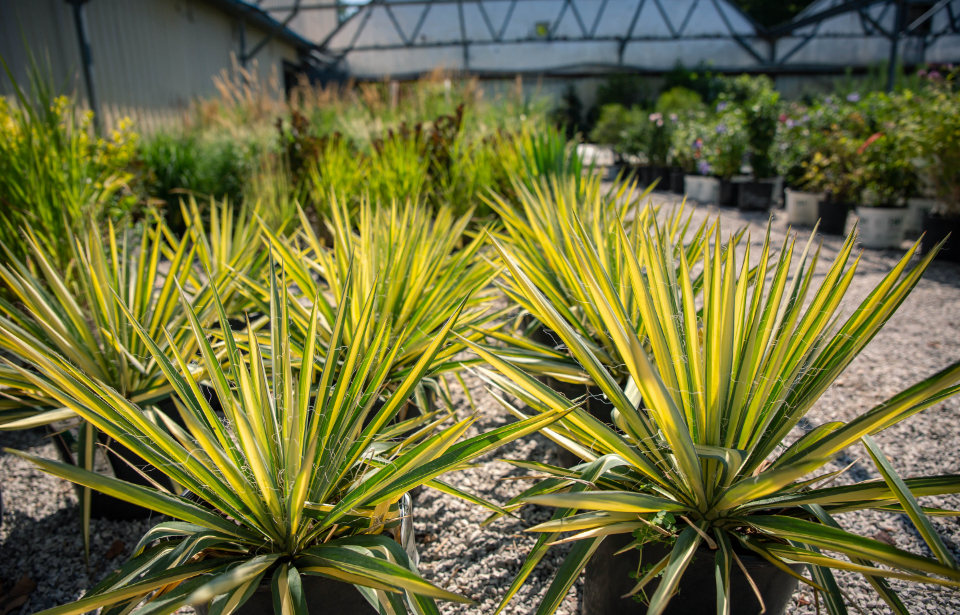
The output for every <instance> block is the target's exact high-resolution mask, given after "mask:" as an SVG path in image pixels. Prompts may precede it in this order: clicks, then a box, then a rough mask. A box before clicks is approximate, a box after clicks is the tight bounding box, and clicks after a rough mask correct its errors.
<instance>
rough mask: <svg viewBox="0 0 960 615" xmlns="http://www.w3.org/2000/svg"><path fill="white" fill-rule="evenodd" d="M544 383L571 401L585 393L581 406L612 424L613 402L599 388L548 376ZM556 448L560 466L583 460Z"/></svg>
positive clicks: (577, 463) (600, 419)
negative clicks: (584, 399)
mask: <svg viewBox="0 0 960 615" xmlns="http://www.w3.org/2000/svg"><path fill="white" fill-rule="evenodd" d="M546 385H547V386H548V387H550V388H551V389H553V390H554V391H556V392H558V393H560V394H561V395H563V396H564V397H566V398H567V399H569V400H571V401H572V400H575V399H577V398H580V397H583V396H584V395H586V396H587V399H586V401H584V403H583V405H582V406H581V408H583V409H584V410H586V411H587V412H589V413H590V414H591V416H593V418H595V419H597V420H598V421H602V422H604V423H606V424H607V425H613V420H612V419H611V418H610V412H611V411H612V410H613V404H612V403H610V400H609V399H607V397H606V395H604V394H603V392H602V391H601V390H600V389H599V388H597V387H593V386H587V385H585V384H572V383H569V382H563V381H561V380H557V379H556V378H553V377H550V376H548V377H547V381H546ZM556 448H557V460H558V461H557V463H558V464H559V465H560V466H562V467H564V468H570V467H573V466H575V465H579V464H580V463H582V462H583V460H582V459H580V457H578V456H577V455H574V454H573V453H571V452H570V451H568V450H567V449H565V448H563V447H562V446H560V445H557V447H556Z"/></svg>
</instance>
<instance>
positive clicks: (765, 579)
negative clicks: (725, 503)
mask: <svg viewBox="0 0 960 615" xmlns="http://www.w3.org/2000/svg"><path fill="white" fill-rule="evenodd" d="M632 541H633V536H632V535H630V534H614V535H612V536H607V537H606V538H605V539H604V540H603V542H602V543H600V546H599V547H597V550H596V552H595V553H594V554H593V557H592V558H591V559H590V562H589V563H587V568H586V578H585V579H584V583H583V615H620V614H621V613H637V614H640V613H646V612H647V607H646V605H644V604H638V603H636V602H634V600H633V598H622V597H621V596H623V595H625V594H627V593H629V592H630V591H631V590H632V589H633V587H634V585H635V584H636V579H635V578H631V577H630V576H629V575H630V573H636V572H637V569H638V568H639V566H640V551H637V550H636V549H631V550H630V551H627V552H625V553H621V554H620V555H616V553H617V551H619V550H621V549H623V548H624V547H626V546H627V545H628V544H630V543H631V542H632ZM734 551H735V552H736V554H737V557H739V558H740V561H741V562H743V565H744V567H745V568H746V569H747V572H748V573H749V574H750V578H751V579H753V582H754V583H756V585H757V588H758V589H759V590H760V595H761V596H763V603H764V605H765V606H766V611H765V615H782V614H783V612H784V611H785V610H786V608H787V604H788V603H789V602H790V598H791V597H792V596H793V592H794V591H796V589H797V584H798V583H799V581H797V579H795V578H794V577H792V576H790V575H789V574H787V573H786V572H783V571H782V570H780V569H778V568H776V567H775V566H773V565H772V564H770V563H769V562H767V561H766V560H765V559H763V558H762V557H760V556H759V555H755V554H754V553H752V552H749V551H745V550H741V549H740V548H739V545H738V546H735V547H734ZM669 552H670V550H669V548H668V547H666V546H665V545H662V544H648V545H646V546H644V547H643V562H644V564H654V563H656V562H658V561H660V560H661V559H662V558H664V557H666V556H667V555H668V554H669ZM715 557H716V551H713V550H711V549H710V548H708V547H707V546H706V545H702V546H701V547H700V548H699V549H697V552H696V555H695V556H694V560H693V561H692V562H691V563H690V565H689V566H687V569H686V571H684V573H683V577H682V579H681V580H680V585H679V591H678V593H677V594H675V595H674V596H673V598H672V599H671V600H670V603H669V604H668V605H667V608H666V610H665V611H664V614H665V615H716V612H717V590H716V578H715V567H714V561H715ZM790 568H792V569H793V571H794V572H796V573H797V574H799V573H800V572H801V571H802V570H803V566H802V565H799V564H794V565H792V566H790ZM659 583H660V579H655V580H654V581H652V582H651V583H650V584H649V585H647V586H646V588H645V591H646V595H647V597H651V596H653V593H654V592H655V591H656V589H657V586H658V585H659ZM730 584H731V586H730V603H731V612H732V613H737V614H738V615H758V614H759V613H760V602H759V601H758V600H757V597H756V594H755V593H754V592H753V589H752V588H751V587H750V582H749V581H748V580H747V577H746V576H744V574H743V571H741V570H740V567H739V566H737V564H736V562H734V564H733V566H731V568H730Z"/></svg>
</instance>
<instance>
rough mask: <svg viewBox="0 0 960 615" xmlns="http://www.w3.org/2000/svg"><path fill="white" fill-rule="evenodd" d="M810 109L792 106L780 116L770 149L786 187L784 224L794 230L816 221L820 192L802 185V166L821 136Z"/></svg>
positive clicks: (804, 171) (806, 163)
mask: <svg viewBox="0 0 960 615" xmlns="http://www.w3.org/2000/svg"><path fill="white" fill-rule="evenodd" d="M813 111H814V108H811V107H806V106H803V105H799V104H796V103H793V104H792V105H791V106H790V108H789V112H788V113H784V114H782V115H781V116H780V118H779V119H780V120H781V121H780V122H779V124H778V126H777V139H776V143H775V145H774V155H775V159H776V165H777V171H778V172H779V174H780V175H781V176H782V177H783V178H784V181H785V183H786V185H787V189H786V191H785V193H784V195H785V201H786V203H785V205H786V210H787V222H789V223H790V224H791V225H794V226H798V225H799V226H814V225H816V223H817V220H818V219H819V208H820V201H822V200H823V198H824V196H825V195H824V194H823V192H816V191H811V190H808V189H807V187H806V186H805V185H804V174H805V173H806V168H807V167H806V165H809V163H810V160H811V159H812V158H813V155H814V153H815V152H816V151H818V146H819V145H821V144H822V141H823V136H822V133H821V132H820V131H819V130H817V129H816V127H815V126H814V123H813V122H812V120H811V112H813Z"/></svg>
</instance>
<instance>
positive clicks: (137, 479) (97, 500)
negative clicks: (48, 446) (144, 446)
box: [51, 431, 170, 521]
mask: <svg viewBox="0 0 960 615" xmlns="http://www.w3.org/2000/svg"><path fill="white" fill-rule="evenodd" d="M51 433H52V431H51ZM71 437H72V436H70V435H68V434H67V433H57V434H53V435H52V439H53V443H54V446H56V448H57V454H58V455H59V456H60V460H61V461H62V462H63V463H69V464H71V465H74V464H75V463H76V460H75V459H74V456H73V452H72V450H71V448H72V447H71V445H70V444H71V442H70V439H71ZM97 440H98V442H99V443H100V444H102V445H106V446H108V447H109V448H108V449H105V452H106V456H107V461H108V462H109V463H110V467H111V468H112V469H113V474H114V476H116V478H118V479H120V480H122V481H125V482H128V483H133V484H135V485H140V486H142V487H149V488H153V485H152V484H151V483H150V481H148V480H147V479H146V478H144V477H143V476H142V475H141V474H140V473H139V472H137V471H136V470H134V469H133V467H131V464H132V465H133V466H135V467H137V468H139V469H140V470H141V471H142V472H143V473H144V474H146V475H147V476H149V477H150V478H152V479H153V480H154V481H156V482H158V483H160V484H162V485H163V484H166V485H169V484H170V480H169V479H168V478H167V477H166V475H165V474H163V472H161V471H160V470H158V469H157V468H155V467H153V466H151V465H150V464H148V463H146V462H144V461H143V459H141V458H140V457H138V456H137V455H136V454H135V453H134V452H133V451H131V450H130V449H129V448H127V447H126V446H124V445H122V444H120V443H119V442H117V441H116V440H113V439H111V438H110V437H109V436H107V434H105V433H103V432H99V433H98V434H97ZM155 514H156V513H154V512H153V511H152V510H149V509H147V508H143V507H142V506H137V505H136V504H131V503H129V502H124V501H123V500H118V499H117V498H115V497H112V496H109V495H105V494H103V493H100V492H99V491H92V492H91V497H90V517H91V518H92V519H108V520H110V521H132V520H134V519H146V518H148V517H150V516H152V515H155Z"/></svg>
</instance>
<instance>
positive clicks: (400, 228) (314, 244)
mask: <svg viewBox="0 0 960 615" xmlns="http://www.w3.org/2000/svg"><path fill="white" fill-rule="evenodd" d="M300 215H301V221H302V222H303V225H302V231H301V234H300V236H299V237H298V238H296V239H297V241H287V240H284V239H282V238H280V237H278V236H277V235H274V234H272V233H267V234H268V237H269V241H270V247H271V249H272V250H273V253H274V255H275V257H276V258H277V260H278V262H280V263H282V265H283V267H284V269H285V271H286V272H287V275H288V277H289V278H290V280H291V281H292V282H294V283H295V284H296V289H295V290H293V289H291V290H290V291H289V292H290V294H291V296H292V297H293V298H295V299H296V301H293V302H292V303H291V309H290V317H291V327H290V331H291V335H292V336H293V344H294V353H295V354H296V353H298V352H299V348H301V347H302V344H303V339H304V336H305V334H306V332H307V329H308V324H309V322H310V320H309V314H310V311H311V309H312V308H313V306H314V305H315V307H316V308H317V309H318V310H319V312H320V314H321V320H320V322H319V325H318V328H319V331H320V334H319V336H318V338H317V360H318V361H322V360H324V358H325V357H327V356H328V355H329V354H330V352H331V345H330V340H331V327H332V326H333V322H334V314H335V313H336V312H337V306H338V298H339V297H340V296H342V295H343V294H344V293H347V294H349V295H351V296H354V297H357V296H361V297H362V296H367V295H368V294H369V293H371V292H373V304H372V305H371V306H370V309H371V310H372V318H373V319H374V320H375V321H376V322H378V323H382V324H384V325H385V330H384V335H383V336H382V337H378V336H376V335H374V334H373V331H372V330H369V329H366V330H364V332H363V333H362V334H361V333H360V332H359V331H360V328H361V321H362V320H363V319H364V318H366V316H365V310H366V309H367V306H366V305H362V304H360V303H359V302H354V303H352V304H351V305H350V306H349V308H348V309H347V311H346V312H345V314H344V318H345V319H346V324H345V326H344V340H345V341H346V342H347V343H349V344H351V345H359V348H362V349H364V351H366V350H367V349H369V350H370V351H374V350H375V348H376V346H377V345H379V346H380V348H381V352H382V351H383V349H386V348H399V352H397V353H396V355H395V356H392V363H391V364H390V365H389V366H388V368H387V375H386V382H387V388H386V389H385V390H386V392H387V393H389V392H390V391H392V390H394V389H395V388H396V383H397V382H399V381H400V380H402V379H403V378H404V377H406V375H407V374H408V373H409V371H410V369H411V367H412V365H413V364H414V363H415V362H416V361H417V358H418V357H419V356H420V355H421V354H423V352H424V350H425V349H426V348H427V347H428V346H429V344H430V341H431V340H432V339H433V337H434V336H435V335H436V333H437V331H439V330H440V328H441V327H442V326H443V324H444V322H445V321H447V320H448V319H449V317H450V315H451V314H453V313H454V311H455V310H456V308H457V305H458V303H459V302H460V298H461V297H464V296H467V295H468V294H469V295H470V298H469V299H468V300H467V302H466V304H465V305H464V308H463V311H462V312H461V313H460V315H459V317H458V318H457V320H456V322H455V323H454V326H453V331H454V332H455V333H457V334H458V335H464V336H467V337H471V338H473V339H479V334H477V333H475V332H474V331H472V330H471V328H472V327H476V326H483V325H485V324H486V323H488V322H490V321H491V320H493V319H494V318H496V317H497V316H498V314H496V313H493V312H491V311H490V310H488V308H489V305H490V302H491V300H492V299H493V298H494V297H495V290H494V289H491V288H488V286H489V285H490V282H492V280H493V278H494V277H495V276H496V274H497V272H496V270H495V269H494V267H493V266H492V265H491V264H490V263H489V262H488V261H487V260H486V256H485V255H484V254H483V249H484V239H483V238H482V237H476V238H474V239H473V240H470V241H467V242H466V245H460V244H461V241H462V238H463V237H464V234H465V232H466V231H467V227H468V225H469V223H470V219H471V217H470V214H469V213H468V214H466V215H464V216H460V217H457V216H455V215H454V213H453V209H452V208H449V207H441V208H439V209H438V210H436V211H435V212H434V211H433V210H431V209H430V208H427V207H425V206H423V205H420V204H416V203H410V204H407V205H406V206H403V207H401V206H400V205H399V204H398V203H393V204H392V205H391V206H390V207H376V206H375V205H374V204H372V203H370V202H369V201H367V200H363V201H362V202H361V204H360V206H359V212H358V214H357V215H356V216H353V215H351V214H350V212H349V209H348V208H347V206H346V204H345V203H338V202H337V200H336V199H333V203H332V205H331V207H330V216H331V217H330V218H329V219H327V220H325V223H326V225H327V227H328V229H329V232H330V234H331V236H332V237H333V246H332V247H327V246H325V245H324V244H323V242H322V241H321V240H320V238H319V237H318V236H317V235H316V234H315V233H314V232H313V230H312V228H311V226H310V224H309V222H308V221H307V219H306V216H305V215H304V214H303V212H302V211H301V212H300ZM348 271H349V272H351V274H350V275H349V276H348V275H347V272H348ZM247 288H248V293H249V294H250V296H251V297H252V299H253V301H254V302H255V303H256V304H257V305H259V306H260V309H261V311H262V310H265V309H266V301H267V296H268V292H269V291H268V289H267V288H266V286H264V285H258V284H256V283H255V282H253V281H250V280H248V281H247ZM471 292H472V294H471ZM314 302H315V303H314ZM463 349H464V346H463V344H461V343H460V342H459V341H457V340H454V341H453V343H451V344H450V345H449V346H448V347H447V348H445V349H444V351H443V352H441V353H439V354H438V355H437V357H436V363H435V364H434V365H432V366H431V373H432V374H434V375H435V376H437V377H439V376H442V374H444V373H449V372H455V371H458V370H460V369H461V368H462V367H463V362H462V361H459V360H455V359H454V358H453V357H454V355H456V354H457V353H459V352H460V351H462V350H463ZM431 386H434V388H439V387H436V386H435V381H433V383H432V384H431ZM421 407H423V406H421Z"/></svg>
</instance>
